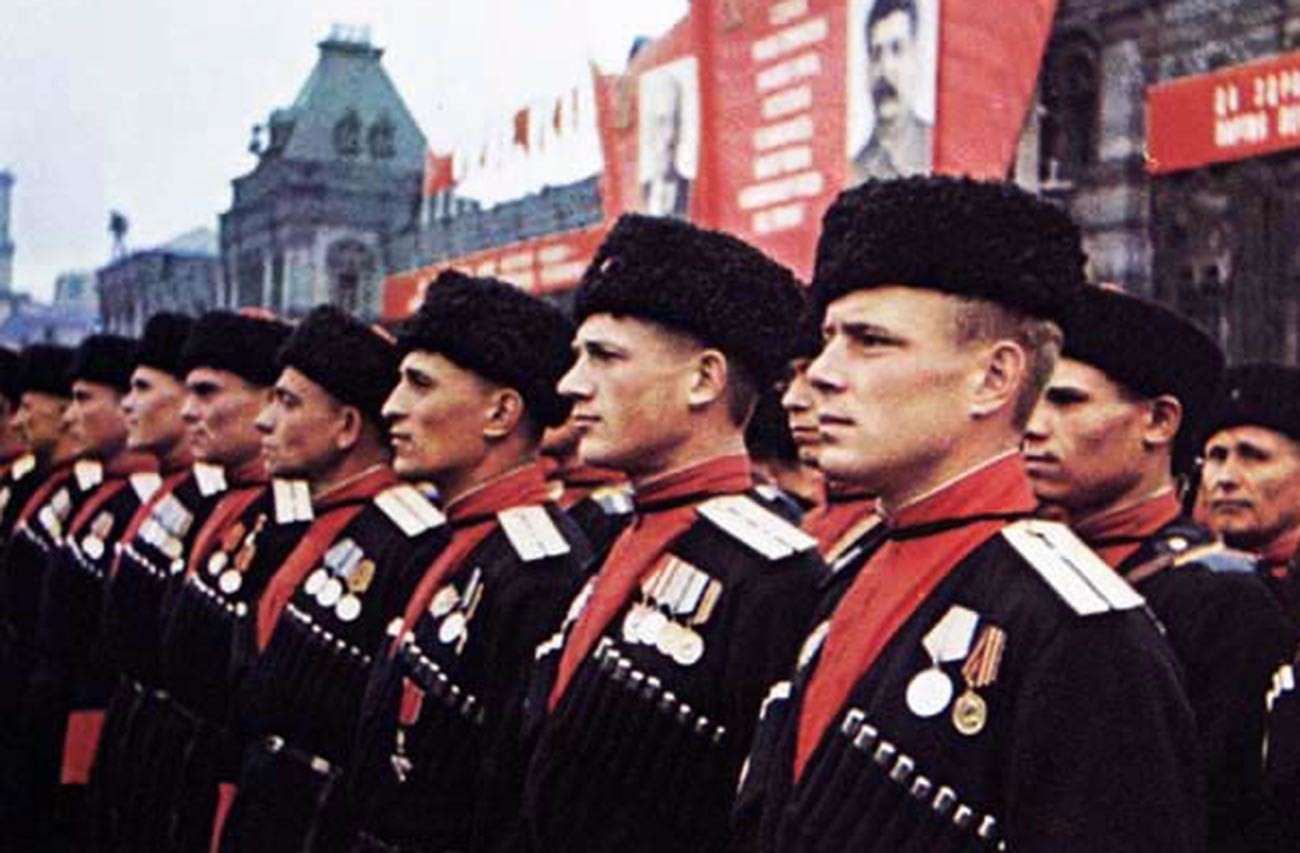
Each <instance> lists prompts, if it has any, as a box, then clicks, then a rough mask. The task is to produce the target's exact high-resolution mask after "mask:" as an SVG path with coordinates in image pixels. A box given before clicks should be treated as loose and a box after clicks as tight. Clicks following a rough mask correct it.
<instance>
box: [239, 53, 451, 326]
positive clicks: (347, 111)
mask: <svg viewBox="0 0 1300 853" xmlns="http://www.w3.org/2000/svg"><path fill="white" fill-rule="evenodd" d="M319 48H320V56H319V58H318V60H317V62H316V66H315V68H314V69H313V70H312V72H311V74H310V76H309V77H308V78H307V81H306V82H305V83H304V84H303V86H302V89H301V90H300V91H299V93H298V96H297V98H296V99H295V100H294V101H293V103H292V105H290V106H288V107H284V108H282V109H277V110H275V111H274V112H272V113H271V116H270V118H269V120H268V122H267V124H266V125H265V126H264V127H262V126H259V127H257V128H254V138H253V142H252V144H251V146H250V148H251V150H252V151H253V153H255V154H256V155H257V157H258V163H257V166H256V167H255V168H254V169H253V171H252V172H250V173H249V174H247V175H244V176H243V177H240V178H237V179H235V181H234V201H233V203H232V205H231V207H230V209H229V210H227V211H226V212H225V213H223V214H221V266H222V272H223V276H222V279H223V287H222V290H221V293H220V298H219V302H220V303H221V304H222V305H225V306H228V307H243V306H263V307H267V308H270V309H271V310H273V311H275V312H277V313H279V314H282V315H284V316H290V317H293V316H301V315H302V314H304V313H306V311H307V310H308V309H309V308H311V306H312V305H315V304H318V303H321V302H333V303H334V304H336V305H339V306H341V307H344V308H346V309H348V310H351V311H354V312H356V313H358V314H359V315H361V316H367V317H373V316H375V315H376V314H377V313H378V310H379V300H380V297H381V289H382V283H383V279H384V275H385V272H386V264H385V255H384V246H385V244H386V242H387V241H388V240H389V239H390V237H392V236H394V235H396V234H397V233H399V232H401V231H404V230H406V229H407V228H409V227H410V226H411V224H412V223H413V222H414V220H415V218H416V215H417V213H418V209H419V204H420V181H421V177H422V170H423V167H424V153H425V148H426V143H425V138H424V134H423V133H422V132H421V131H420V128H419V127H418V126H417V125H416V123H415V120H414V119H413V118H412V117H411V114H410V111H409V110H408V109H407V107H406V105H405V103H403V101H402V98H401V96H400V95H399V94H398V92H397V89H396V88H395V87H394V85H393V83H392V81H391V80H390V79H389V77H388V74H387V73H386V72H385V71H384V68H383V66H382V65H381V64H380V57H381V55H382V53H383V51H382V50H380V49H379V48H376V47H373V46H371V44H370V42H369V36H368V34H367V33H366V32H365V31H364V30H351V29H346V28H341V27H336V28H335V30H334V31H333V32H332V33H331V34H330V36H329V38H327V39H326V40H324V41H322V42H321V43H320V44H319Z"/></svg>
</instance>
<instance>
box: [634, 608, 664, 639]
mask: <svg viewBox="0 0 1300 853" xmlns="http://www.w3.org/2000/svg"><path fill="white" fill-rule="evenodd" d="M667 624H668V617H667V616H665V615H664V614H663V611H661V610H659V608H657V607H656V608H655V609H653V610H646V612H645V616H643V617H641V621H640V622H639V623H638V624H637V639H638V640H640V641H641V642H642V643H645V644H646V645H647V646H653V645H656V644H657V643H658V642H659V632H660V631H662V630H663V629H664V626H665V625H667Z"/></svg>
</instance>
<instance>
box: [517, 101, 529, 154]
mask: <svg viewBox="0 0 1300 853" xmlns="http://www.w3.org/2000/svg"><path fill="white" fill-rule="evenodd" d="M515 145H518V146H521V147H522V148H523V149H524V150H525V151H527V150H528V110H527V109H522V110H520V111H519V112H517V113H515Z"/></svg>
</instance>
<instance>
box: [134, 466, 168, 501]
mask: <svg viewBox="0 0 1300 853" xmlns="http://www.w3.org/2000/svg"><path fill="white" fill-rule="evenodd" d="M128 479H130V481H131V488H133V489H135V495H136V497H138V498H139V499H140V503H144V502H146V501H147V500H149V498H151V497H153V494H154V492H156V491H158V489H159V488H161V487H162V477H161V476H159V475H158V474H155V473H154V472H153V471H141V472H140V473H139V474H132V475H131V476H130V477H129V478H128Z"/></svg>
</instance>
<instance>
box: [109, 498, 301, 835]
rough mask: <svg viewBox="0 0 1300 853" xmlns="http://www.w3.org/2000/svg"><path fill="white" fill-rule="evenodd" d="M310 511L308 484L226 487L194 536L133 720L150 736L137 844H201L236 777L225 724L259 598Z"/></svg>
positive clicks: (139, 785)
mask: <svg viewBox="0 0 1300 853" xmlns="http://www.w3.org/2000/svg"><path fill="white" fill-rule="evenodd" d="M311 515H312V512H311V498H310V494H309V491H308V489H307V486H306V484H305V483H300V482H289V481H285V480H273V481H272V482H270V483H268V484H265V485H262V484H258V485H255V486H252V487H249V488H242V489H233V490H231V491H229V492H227V494H226V495H225V497H223V498H222V499H221V501H219V502H218V504H217V506H216V507H215V508H214V509H213V511H212V512H211V514H210V515H209V516H208V519H207V521H206V522H204V524H203V526H202V528H201V529H200V530H199V533H198V534H197V536H196V537H195V539H194V543H193V546H192V550H191V552H190V553H189V555H188V558H187V567H186V570H185V575H184V580H183V581H182V582H181V583H180V584H179V585H178V586H177V587H176V588H175V589H174V590H173V592H172V599H171V603H170V605H169V607H168V612H167V613H166V615H165V617H164V627H163V639H162V643H161V645H160V653H161V657H160V661H159V671H158V681H157V684H156V686H155V691H154V697H155V700H156V701H154V702H151V703H148V704H145V705H142V706H141V707H140V711H139V713H138V714H137V715H136V717H135V721H134V728H135V730H136V732H137V739H138V740H139V741H140V742H147V743H150V744H152V745H153V749H151V751H150V756H149V759H150V760H149V761H148V762H144V763H142V764H140V765H139V773H138V775H137V776H136V777H135V778H134V780H133V782H132V785H133V788H134V791H133V802H134V803H135V804H136V811H137V812H139V814H140V815H141V819H139V820H137V821H135V824H136V825H138V826H140V828H141V830H142V831H143V832H145V833H147V834H145V835H142V836H140V837H137V838H135V839H132V843H133V844H134V845H135V846H136V847H137V848H139V849H169V850H173V849H179V850H206V849H207V848H208V845H209V843H210V841H211V838H212V825H213V821H214V818H215V815H216V811H217V802H218V791H219V788H218V785H219V783H220V782H222V781H226V782H233V781H234V778H233V774H234V773H235V771H236V769H237V767H238V762H239V759H240V754H241V742H240V739H239V738H238V737H237V736H236V735H235V733H234V732H232V731H231V730H230V728H229V726H228V725H227V724H228V722H229V711H230V707H229V706H230V697H231V695H232V692H233V690H234V688H235V686H236V685H237V684H238V681H239V679H240V677H241V676H242V674H243V673H244V671H245V670H246V669H247V667H248V666H249V665H250V664H251V661H252V659H253V655H254V653H255V649H256V642H255V636H254V625H253V618H252V617H253V614H254V612H255V609H256V607H257V601H258V597H259V595H260V593H261V591H262V589H263V588H264V587H265V586H266V583H267V581H268V580H269V579H270V576H271V575H272V573H273V572H274V571H275V570H276V569H277V568H278V567H279V566H280V564H281V563H282V562H283V561H284V559H285V557H287V556H288V554H289V552H290V551H291V550H292V549H293V547H294V546H295V545H296V544H297V543H298V540H299V539H300V538H301V537H302V535H303V534H304V533H305V532H306V529H307V526H308V524H309V523H310V521H311ZM150 816H151V818H152V819H146V818H148V817H150Z"/></svg>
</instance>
